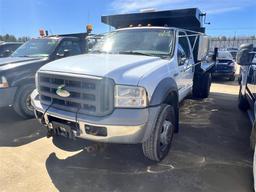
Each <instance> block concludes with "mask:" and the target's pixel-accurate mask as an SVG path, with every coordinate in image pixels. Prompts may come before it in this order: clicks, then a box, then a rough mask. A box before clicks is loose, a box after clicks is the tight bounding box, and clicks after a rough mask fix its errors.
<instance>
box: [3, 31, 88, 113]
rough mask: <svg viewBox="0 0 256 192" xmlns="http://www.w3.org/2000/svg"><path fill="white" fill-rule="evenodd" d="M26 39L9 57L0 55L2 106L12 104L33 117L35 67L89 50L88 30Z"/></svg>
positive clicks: (41, 33) (18, 110) (15, 108)
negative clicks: (87, 46) (87, 45)
mask: <svg viewBox="0 0 256 192" xmlns="http://www.w3.org/2000/svg"><path fill="white" fill-rule="evenodd" d="M44 34H46V33H44V32H42V31H40V36H41V37H39V38H35V39H31V40H30V41H28V42H26V43H24V44H23V45H22V46H20V47H19V48H18V49H17V50H16V51H15V52H13V53H12V54H11V56H10V57H7V58H1V59H0V98H1V99H0V107H6V106H12V107H13V108H14V110H15V111H16V112H17V113H18V114H19V115H20V116H22V117H26V118H28V117H34V113H33V107H32V106H31V102H30V94H31V92H32V91H33V90H34V89H35V74H36V71H37V70H38V69H39V68H40V67H42V66H43V65H45V64H46V63H48V62H50V61H53V60H56V59H61V58H64V57H68V56H73V55H78V54H82V53H85V52H86V37H87V36H88V35H89V33H88V32H87V33H78V34H65V35H56V36H47V35H44Z"/></svg>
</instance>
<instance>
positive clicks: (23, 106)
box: [13, 84, 35, 118]
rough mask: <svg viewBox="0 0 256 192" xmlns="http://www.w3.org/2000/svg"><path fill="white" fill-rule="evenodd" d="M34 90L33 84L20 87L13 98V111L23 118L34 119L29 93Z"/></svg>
mask: <svg viewBox="0 0 256 192" xmlns="http://www.w3.org/2000/svg"><path fill="white" fill-rule="evenodd" d="M34 89H35V85H34V84H28V85H24V86H22V87H20V88H19V89H18V93H17V94H16V97H15V102H14V106H13V108H14V110H15V112H16V113H17V114H18V115H19V116H21V117H23V118H32V117H34V112H33V107H32V105H31V97H30V95H31V93H32V92H33V90H34Z"/></svg>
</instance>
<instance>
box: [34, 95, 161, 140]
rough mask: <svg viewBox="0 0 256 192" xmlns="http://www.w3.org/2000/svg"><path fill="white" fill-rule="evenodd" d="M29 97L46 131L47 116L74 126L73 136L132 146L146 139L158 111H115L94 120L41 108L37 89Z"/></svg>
mask: <svg viewBox="0 0 256 192" xmlns="http://www.w3.org/2000/svg"><path fill="white" fill-rule="evenodd" d="M31 98H32V105H33V106H34V108H35V113H36V116H37V118H38V119H39V120H40V119H41V118H39V117H38V115H37V113H38V112H39V113H41V114H43V118H44V121H45V123H46V124H47V125H48V128H49V129H51V128H52V127H51V122H49V117H50V118H51V117H54V118H58V119H60V120H66V121H69V122H73V123H77V124H78V127H79V131H76V132H74V131H73V132H74V135H75V136H76V137H79V138H83V139H88V140H93V141H99V142H107V143H127V144H135V143H142V142H143V141H145V140H147V138H148V137H149V136H150V133H151V131H152V129H153V127H154V126H153V125H154V123H155V122H156V118H157V114H158V112H159V110H160V106H157V107H152V108H145V109H115V110H114V111H113V113H112V114H110V115H108V116H104V117H95V116H88V115H83V114H76V113H73V112H67V111H63V110H60V109H56V108H54V107H49V106H46V105H43V104H41V102H40V100H39V99H38V92H37V91H36V90H35V91H34V92H33V93H32V95H31ZM46 110H47V111H46ZM86 126H93V127H96V128H97V127H99V128H100V127H104V128H105V129H106V131H107V135H106V136H97V135H93V134H88V133H87V132H86V130H85V127H86Z"/></svg>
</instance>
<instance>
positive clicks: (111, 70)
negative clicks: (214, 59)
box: [40, 54, 168, 85]
mask: <svg viewBox="0 0 256 192" xmlns="http://www.w3.org/2000/svg"><path fill="white" fill-rule="evenodd" d="M167 62H168V60H165V59H161V58H159V57H149V56H140V55H118V54H84V55H79V56H73V57H68V58H65V59H60V60H57V61H53V62H51V63H48V64H47V65H45V66H43V67H42V68H41V69H40V71H55V72H62V73H75V74H83V75H91V76H98V77H109V78H112V79H114V81H115V82H116V83H120V84H132V85H135V84H136V85H137V84H138V82H139V80H140V78H141V77H142V76H143V75H144V74H146V73H148V72H150V71H152V70H153V69H154V68H157V67H160V66H161V65H164V64H166V63H167Z"/></svg>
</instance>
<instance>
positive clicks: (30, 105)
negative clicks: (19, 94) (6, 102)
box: [26, 95, 34, 111]
mask: <svg viewBox="0 0 256 192" xmlns="http://www.w3.org/2000/svg"><path fill="white" fill-rule="evenodd" d="M26 106H27V108H28V110H29V111H33V110H34V108H33V106H32V104H31V97H30V95H29V96H28V97H27V99H26Z"/></svg>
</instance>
